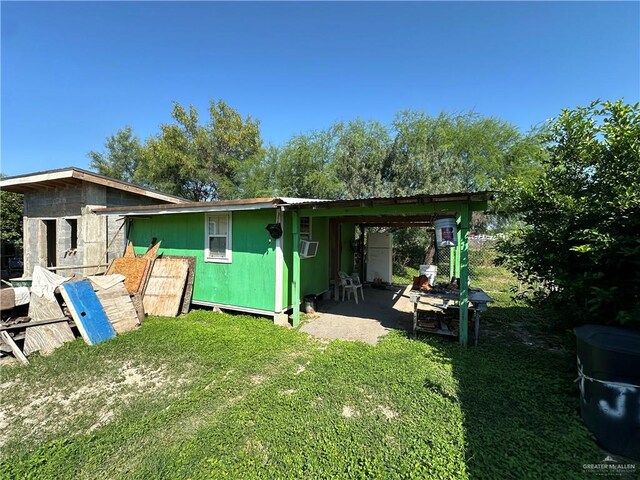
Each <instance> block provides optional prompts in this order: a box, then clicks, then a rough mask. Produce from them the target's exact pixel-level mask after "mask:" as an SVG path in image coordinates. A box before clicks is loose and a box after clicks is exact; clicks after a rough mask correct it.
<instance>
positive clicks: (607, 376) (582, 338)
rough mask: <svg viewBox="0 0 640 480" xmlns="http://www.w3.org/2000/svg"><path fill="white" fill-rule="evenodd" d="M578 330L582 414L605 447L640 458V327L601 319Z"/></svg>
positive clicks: (626, 455)
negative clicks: (619, 325)
mask: <svg viewBox="0 0 640 480" xmlns="http://www.w3.org/2000/svg"><path fill="white" fill-rule="evenodd" d="M575 332H576V337H577V339H578V375H579V380H578V381H579V386H580V412H581V414H582V420H583V421H584V423H585V425H586V426H587V428H588V429H589V430H590V431H591V432H592V433H593V434H594V435H595V437H596V440H597V441H598V443H599V444H600V445H601V446H602V447H603V448H604V449H605V450H607V451H609V452H611V453H615V454H618V455H623V456H625V457H628V458H632V459H634V460H640V332H639V331H634V330H626V329H623V328H615V327H605V326H602V325H585V326H582V327H578V328H576V329H575Z"/></svg>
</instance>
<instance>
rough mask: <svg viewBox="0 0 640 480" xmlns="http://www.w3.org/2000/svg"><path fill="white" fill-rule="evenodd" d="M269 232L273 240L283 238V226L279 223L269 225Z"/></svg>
mask: <svg viewBox="0 0 640 480" xmlns="http://www.w3.org/2000/svg"><path fill="white" fill-rule="evenodd" d="M267 231H268V232H269V235H271V237H272V238H275V239H276V240H277V239H278V238H280V237H281V236H282V225H280V224H279V223H270V224H269V225H267Z"/></svg>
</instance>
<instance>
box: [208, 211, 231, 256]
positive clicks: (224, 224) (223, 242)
mask: <svg viewBox="0 0 640 480" xmlns="http://www.w3.org/2000/svg"><path fill="white" fill-rule="evenodd" d="M205 219H206V223H205V247H204V248H205V251H204V259H205V261H207V262H219V263H231V213H216V214H211V215H206V217H205Z"/></svg>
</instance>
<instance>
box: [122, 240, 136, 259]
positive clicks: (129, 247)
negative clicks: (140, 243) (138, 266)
mask: <svg viewBox="0 0 640 480" xmlns="http://www.w3.org/2000/svg"><path fill="white" fill-rule="evenodd" d="M123 257H124V258H136V252H134V251H133V243H131V242H129V243H127V249H126V250H125V251H124V255H123Z"/></svg>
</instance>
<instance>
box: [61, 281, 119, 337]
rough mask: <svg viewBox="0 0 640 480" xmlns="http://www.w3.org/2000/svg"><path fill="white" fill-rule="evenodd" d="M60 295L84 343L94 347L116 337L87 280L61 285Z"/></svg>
mask: <svg viewBox="0 0 640 480" xmlns="http://www.w3.org/2000/svg"><path fill="white" fill-rule="evenodd" d="M60 293H61V294H62V298H64V301H65V303H66V304H67V308H68V309H69V312H71V316H72V317H73V320H74V321H75V323H76V326H77V327H78V330H80V334H81V335H82V338H84V340H85V342H87V343H88V344H89V345H95V344H97V343H100V342H104V341H106V340H109V339H110V338H112V337H114V336H115V335H116V332H115V330H114V329H113V327H112V326H111V323H110V322H109V319H108V318H107V315H106V314H105V313H104V309H103V308H102V304H101V303H100V300H98V297H97V295H96V293H95V292H94V291H93V286H92V285H91V283H90V282H89V281H88V280H82V281H80V282H75V283H67V284H65V285H61V286H60Z"/></svg>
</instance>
